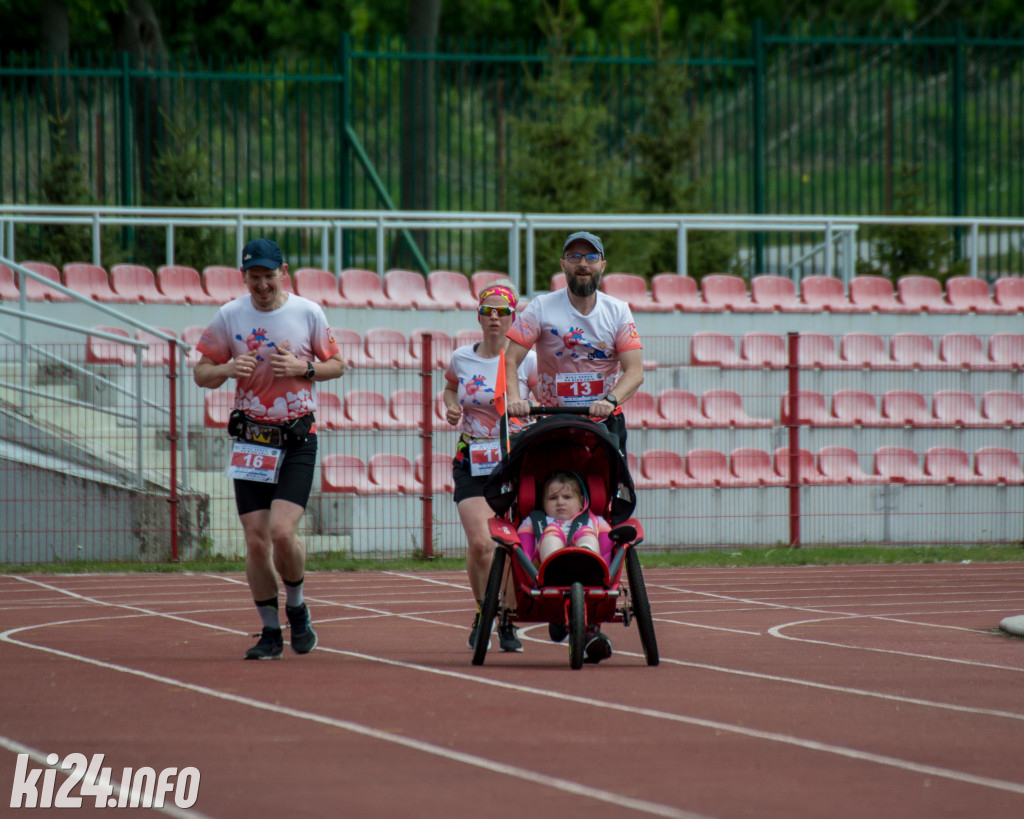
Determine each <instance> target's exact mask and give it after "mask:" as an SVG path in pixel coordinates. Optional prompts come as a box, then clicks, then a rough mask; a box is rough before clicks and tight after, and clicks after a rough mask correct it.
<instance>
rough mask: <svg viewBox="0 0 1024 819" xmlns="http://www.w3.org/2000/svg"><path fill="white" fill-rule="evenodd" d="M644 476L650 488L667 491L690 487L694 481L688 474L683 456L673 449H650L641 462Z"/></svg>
mask: <svg viewBox="0 0 1024 819" xmlns="http://www.w3.org/2000/svg"><path fill="white" fill-rule="evenodd" d="M640 464H641V468H642V474H643V476H644V477H645V478H646V479H647V480H648V481H649V486H651V487H654V488H661V489H665V488H668V487H677V488H678V487H684V486H690V485H691V484H692V483H693V481H692V480H691V479H690V477H689V476H688V475H687V474H686V464H685V462H684V461H683V456H682V455H680V454H679V453H678V452H675V451H674V450H671V449H648V450H647V451H646V452H644V454H643V457H642V458H641V460H640Z"/></svg>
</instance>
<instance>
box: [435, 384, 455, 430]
mask: <svg viewBox="0 0 1024 819" xmlns="http://www.w3.org/2000/svg"><path fill="white" fill-rule="evenodd" d="M446 414H447V410H446V409H445V406H444V390H438V392H437V395H435V396H434V427H435V428H436V427H437V422H438V421H440V422H441V423H442V424H444V427H443V428H444V429H451V427H449V426H448V420H447V418H446V417H445V416H446Z"/></svg>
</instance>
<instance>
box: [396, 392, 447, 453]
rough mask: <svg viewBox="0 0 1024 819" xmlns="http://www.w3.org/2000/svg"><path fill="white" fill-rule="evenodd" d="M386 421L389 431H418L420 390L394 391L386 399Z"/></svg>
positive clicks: (419, 426)
mask: <svg viewBox="0 0 1024 819" xmlns="http://www.w3.org/2000/svg"><path fill="white" fill-rule="evenodd" d="M388 419H389V420H388V428H389V429H420V428H421V427H422V426H423V393H422V392H421V391H420V390H395V391H394V392H393V393H391V397H390V398H389V399H388ZM449 460H450V459H449Z"/></svg>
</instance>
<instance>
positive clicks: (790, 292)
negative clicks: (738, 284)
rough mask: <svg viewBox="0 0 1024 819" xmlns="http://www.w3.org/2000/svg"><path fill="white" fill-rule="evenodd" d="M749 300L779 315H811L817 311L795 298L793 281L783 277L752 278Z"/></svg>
mask: <svg viewBox="0 0 1024 819" xmlns="http://www.w3.org/2000/svg"><path fill="white" fill-rule="evenodd" d="M750 299H751V301H753V302H754V304H756V305H757V306H758V307H763V308H765V309H769V310H775V311H777V312H781V313H813V312H816V310H817V308H815V307H812V306H810V305H807V304H803V303H802V302H801V301H800V300H799V299H798V298H797V295H796V286H795V285H794V284H793V280H792V279H787V278H785V277H784V276H754V278H752V279H751V280H750Z"/></svg>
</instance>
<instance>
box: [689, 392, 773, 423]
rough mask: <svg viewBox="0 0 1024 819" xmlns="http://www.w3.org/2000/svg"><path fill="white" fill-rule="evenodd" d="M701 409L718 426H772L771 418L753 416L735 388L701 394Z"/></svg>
mask: <svg viewBox="0 0 1024 819" xmlns="http://www.w3.org/2000/svg"><path fill="white" fill-rule="evenodd" d="M700 401H701V411H702V412H703V413H704V415H705V417H706V418H708V420H710V421H711V422H712V423H713V425H714V426H716V427H743V428H747V427H749V428H759V427H770V426H772V420H771V419H770V418H752V417H751V416H749V415H747V411H746V410H745V409H743V399H742V398H741V397H740V394H739V393H738V392H735V391H733V390H708V391H707V392H705V393H704V395H702V396H701V399H700Z"/></svg>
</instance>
